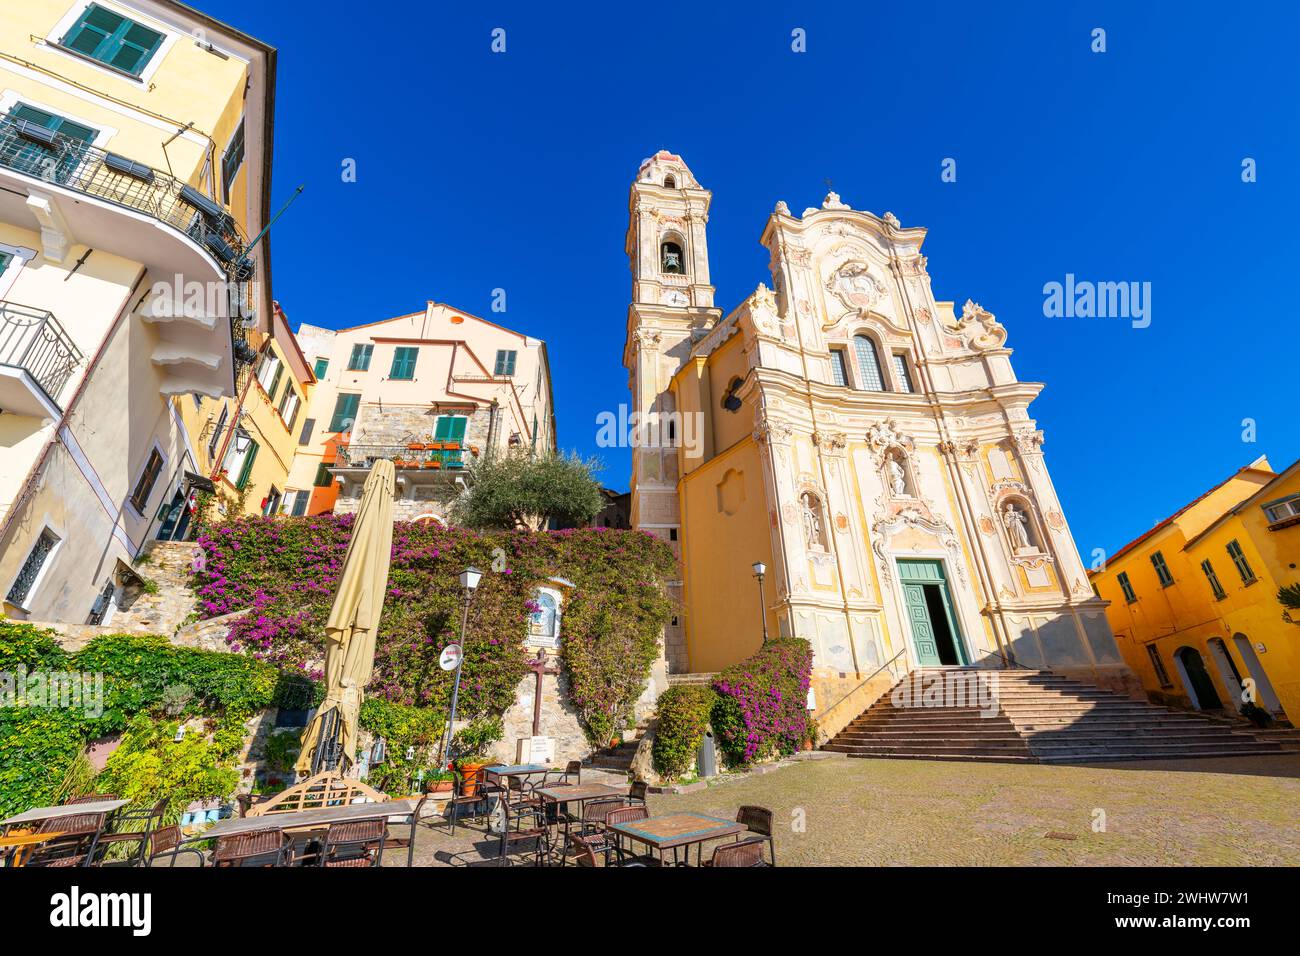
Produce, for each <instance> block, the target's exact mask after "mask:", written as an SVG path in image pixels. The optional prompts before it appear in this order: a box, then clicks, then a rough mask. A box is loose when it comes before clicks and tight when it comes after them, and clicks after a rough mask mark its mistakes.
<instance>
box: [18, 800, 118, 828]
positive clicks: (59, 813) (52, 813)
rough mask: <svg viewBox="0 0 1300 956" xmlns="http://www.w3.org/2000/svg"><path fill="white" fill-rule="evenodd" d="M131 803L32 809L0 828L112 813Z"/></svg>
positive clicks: (73, 804) (95, 803) (101, 801)
mask: <svg viewBox="0 0 1300 956" xmlns="http://www.w3.org/2000/svg"><path fill="white" fill-rule="evenodd" d="M130 802H131V801H130V800H96V801H94V802H92V803H72V804H64V805H63V806H59V807H32V808H31V809H30V810H24V811H23V812H22V813H20V814H18V816H16V817H10V818H9V819H7V820H0V826H9V825H10V824H13V823H35V822H37V821H39V820H48V819H50V818H51V817H70V816H74V815H75V814H78V813H112V812H113V811H114V810H120V809H121V808H122V807H124V806H126V805H127V804H128V803H130Z"/></svg>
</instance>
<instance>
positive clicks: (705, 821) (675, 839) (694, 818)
mask: <svg viewBox="0 0 1300 956" xmlns="http://www.w3.org/2000/svg"><path fill="white" fill-rule="evenodd" d="M610 829H611V830H617V831H618V832H619V833H624V834H626V835H627V836H629V837H631V838H632V839H634V840H639V841H640V842H642V843H648V844H650V845H651V846H655V847H658V848H659V849H661V850H662V849H667V848H670V847H675V846H685V845H686V844H688V843H702V842H704V841H705V840H712V839H714V838H715V837H725V836H731V835H732V834H734V833H745V832H747V831H748V830H749V828H748V827H746V826H745V825H743V824H740V823H737V822H736V821H735V820H724V819H722V818H721V817H706V816H705V815H704V814H702V813H668V814H664V815H663V816H658V817H647V818H646V819H644V820H634V821H632V822H631V823H616V824H614V825H613V826H611V827H610Z"/></svg>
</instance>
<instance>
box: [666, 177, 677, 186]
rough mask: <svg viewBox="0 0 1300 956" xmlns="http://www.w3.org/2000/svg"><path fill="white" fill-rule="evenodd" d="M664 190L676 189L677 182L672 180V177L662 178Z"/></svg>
mask: <svg viewBox="0 0 1300 956" xmlns="http://www.w3.org/2000/svg"><path fill="white" fill-rule="evenodd" d="M664 188H665V189H676V188H677V180H675V179H673V177H672V176H665V177H664Z"/></svg>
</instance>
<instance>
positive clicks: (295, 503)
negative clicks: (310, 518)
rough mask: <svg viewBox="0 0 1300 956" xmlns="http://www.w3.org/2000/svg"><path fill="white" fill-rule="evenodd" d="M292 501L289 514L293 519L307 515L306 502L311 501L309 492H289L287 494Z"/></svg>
mask: <svg viewBox="0 0 1300 956" xmlns="http://www.w3.org/2000/svg"><path fill="white" fill-rule="evenodd" d="M289 495H290V497H291V498H292V501H291V503H290V507H289V513H290V514H291V515H293V516H294V517H295V518H301V517H302V516H303V515H305V514H306V513H307V502H309V501H311V492H310V491H291V492H289Z"/></svg>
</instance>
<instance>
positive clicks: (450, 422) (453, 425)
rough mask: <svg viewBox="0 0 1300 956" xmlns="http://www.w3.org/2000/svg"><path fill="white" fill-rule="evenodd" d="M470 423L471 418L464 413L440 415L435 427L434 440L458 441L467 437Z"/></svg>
mask: <svg viewBox="0 0 1300 956" xmlns="http://www.w3.org/2000/svg"><path fill="white" fill-rule="evenodd" d="M468 423H469V419H468V418H466V417H465V416H464V415H440V416H438V421H437V423H436V424H435V425H434V427H433V440H434V441H455V442H458V441H460V440H461V439H463V438H464V437H465V426H466V425H467V424H468Z"/></svg>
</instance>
